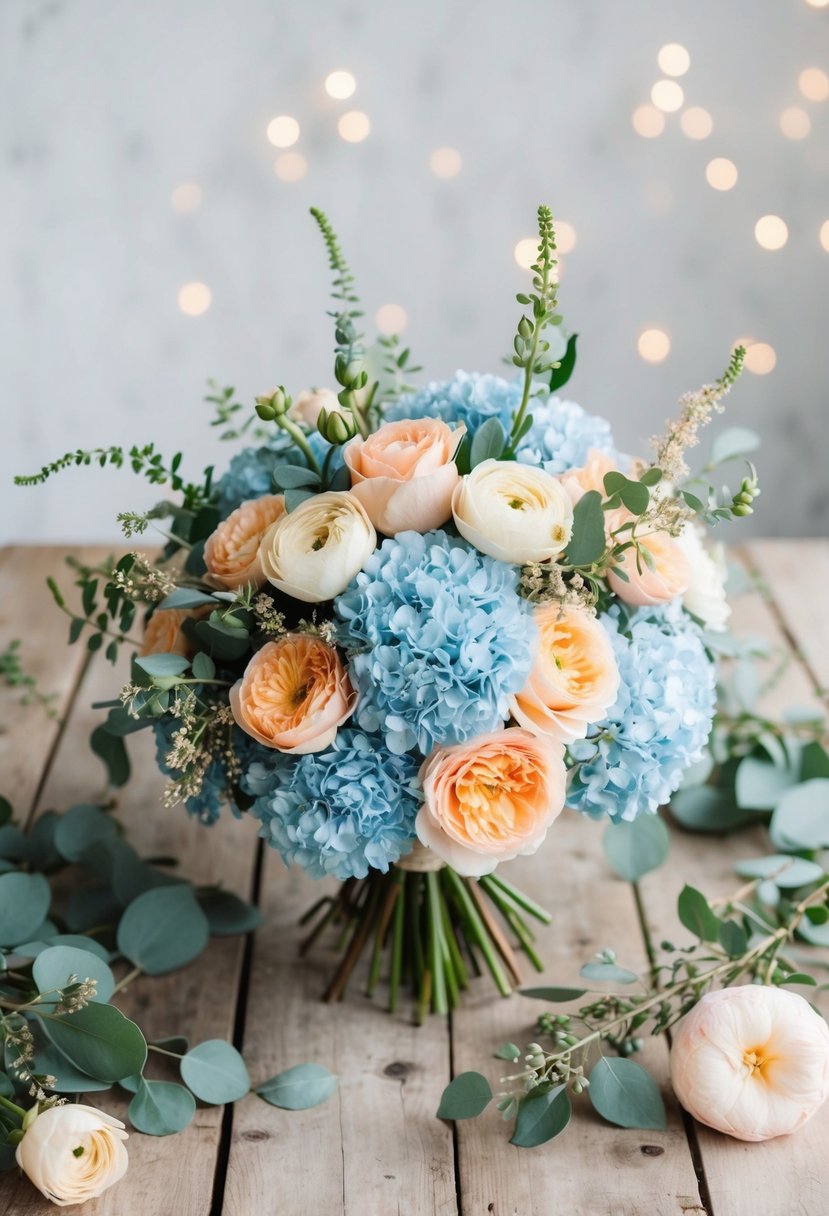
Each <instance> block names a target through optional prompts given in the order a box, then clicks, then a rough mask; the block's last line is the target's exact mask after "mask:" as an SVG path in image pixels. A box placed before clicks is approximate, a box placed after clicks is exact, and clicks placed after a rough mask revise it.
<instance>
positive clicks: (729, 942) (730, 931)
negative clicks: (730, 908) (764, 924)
mask: <svg viewBox="0 0 829 1216" xmlns="http://www.w3.org/2000/svg"><path fill="white" fill-rule="evenodd" d="M717 936H718V937H719V941H720V945H721V946H722V948H723V950H725V952H726V954H728V956H729V957H730V958H739V957H740V955H741V954H743V953H744V952H745V950H746V948H747V947H748V934H747V933H746V931H745V929H744V928H743V926H742V925H740V924H738V923H737V921H735V920H724V921H722V923H721V924H720V927H719V931H718V935H717Z"/></svg>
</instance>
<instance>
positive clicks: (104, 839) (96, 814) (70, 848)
mask: <svg viewBox="0 0 829 1216" xmlns="http://www.w3.org/2000/svg"><path fill="white" fill-rule="evenodd" d="M117 831H118V829H117V827H116V824H115V820H114V819H113V818H112V816H111V815H108V814H107V813H106V812H105V811H102V810H101V808H100V807H99V806H87V805H83V804H82V805H80V806H73V807H70V808H69V810H68V811H66V813H65V814H63V815H61V816H60V821H59V823H58V825H57V827H56V828H55V848H56V849H57V851H58V852H59V853H60V855H61V857H65V858H66V860H67V861H75V862H77V861H80V860H81V858H82V857H83V855H84V853H86V852H87V851H88V850H89V849H91V848H92V846H93V845H95V844H108V843H109V842H110V841H111V840H114V839H115V837H116V835H117Z"/></svg>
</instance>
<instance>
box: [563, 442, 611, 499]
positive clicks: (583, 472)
mask: <svg viewBox="0 0 829 1216" xmlns="http://www.w3.org/2000/svg"><path fill="white" fill-rule="evenodd" d="M617 468H618V465H617V464H616V462H615V461H613V460H611V458H610V457H609V456H608V455H607V453H606V452H600V451H599V450H598V449H597V448H591V449H590V451H589V452H588V453H587V463H586V464H585V465H583V466H582V467H581V468H579V469H568V470H567V472H566V473H562V474H561V476H560V477H559V481H560V482H561V484H562V485H563V486H564V488H565V490H566V491H567V493H568V495H569V497H570V501H571V502H572V504H573V506H575V505H576V503H577V502H578V501H579V499H580V498H582V497H583V496H584V495H585V494H586V493H587V491H588V490H598V492H599V493H600V494H601V496H602V498H606V497H607V495H606V494H605V488H604V479H605V474H606V473H614V472H616V470H617Z"/></svg>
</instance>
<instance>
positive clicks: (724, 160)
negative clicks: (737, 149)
mask: <svg viewBox="0 0 829 1216" xmlns="http://www.w3.org/2000/svg"><path fill="white" fill-rule="evenodd" d="M738 176H739V175H738V173H737V166H736V165H735V164H734V161H733V160H729V159H728V157H726V156H715V157H714V159H713V160H709V162H708V164H707V165H706V166H705V180H706V181H707V182H708V185H709V186H711V187H712V189H714V190H731V189H733V188H734V186H736V184H737V177H738Z"/></svg>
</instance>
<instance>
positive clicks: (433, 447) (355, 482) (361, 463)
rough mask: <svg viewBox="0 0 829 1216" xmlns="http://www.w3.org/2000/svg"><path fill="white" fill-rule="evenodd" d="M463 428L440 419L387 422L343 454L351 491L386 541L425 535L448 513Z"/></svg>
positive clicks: (347, 447) (352, 441)
mask: <svg viewBox="0 0 829 1216" xmlns="http://www.w3.org/2000/svg"><path fill="white" fill-rule="evenodd" d="M465 430H466V428H465V427H463V426H459V427H455V428H454V430H453V429H452V428H451V427H449V426H447V424H446V423H445V422H442V421H441V420H440V419H439V418H418V419H416V420H414V421H411V420H403V421H401V422H387V423H385V424H384V425H383V426H381V427H380V428H379V429H378V430H377V431H375V432H374V434H373V435H369V437H368V438H367V439H361V438H360V437H359V436H358V437H356V438H355V439H352V440H351V442H350V443H348V444H347V445H346V447H345V448H344V449H343V457H344V459H345V463H346V465H347V466H348V469H349V471H350V473H351V491H352V493H353V494H354V495H355V497H357V498H359V500H360V502H361V503H362V504H363V506H364V507H365V509H366V511H367V512H368V516H369V519H370V520H371V522H372V523H373V524H374V526H375V528H377V529H378V530H379V531H380V532H383V533H385V535H386V536H395V535H396V534H397V533H398V532H406V531H412V532H430V531H431V530H432V529H433V528H438V527H440V525H441V524H445V523H446V521H447V519H449V517H450V516H451V514H452V506H451V504H452V491H453V490H454V489H455V486H456V485H457V484H458V481H459V480H460V475H459V473H458V469H457V465H456V464H455V453H456V452H457V450H458V446H459V444H460V442H461V440H462V439H463V436H464V433H465Z"/></svg>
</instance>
